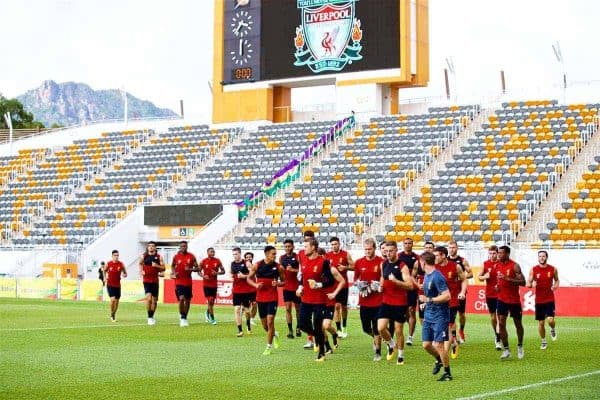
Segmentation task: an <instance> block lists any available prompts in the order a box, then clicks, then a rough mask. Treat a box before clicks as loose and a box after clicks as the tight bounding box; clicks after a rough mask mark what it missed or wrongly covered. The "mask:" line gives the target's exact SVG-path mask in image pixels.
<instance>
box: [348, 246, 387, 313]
mask: <svg viewBox="0 0 600 400" xmlns="http://www.w3.org/2000/svg"><path fill="white" fill-rule="evenodd" d="M382 262H383V258H381V257H379V256H375V257H373V259H371V260H369V259H367V258H366V257H362V258H359V259H358V260H356V261H355V262H354V281H355V282H356V281H366V282H367V283H371V282H372V281H379V280H380V279H381V263H382ZM382 299H383V296H382V294H381V293H378V292H373V293H371V294H370V295H368V296H367V297H362V296H359V297H358V304H360V305H361V306H362V307H379V306H381V301H382Z"/></svg>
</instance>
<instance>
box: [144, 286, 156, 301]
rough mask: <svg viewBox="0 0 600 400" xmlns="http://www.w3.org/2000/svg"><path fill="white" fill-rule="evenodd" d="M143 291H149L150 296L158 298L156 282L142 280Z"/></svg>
mask: <svg viewBox="0 0 600 400" xmlns="http://www.w3.org/2000/svg"><path fill="white" fill-rule="evenodd" d="M144 293H146V294H148V293H150V294H151V295H152V297H156V298H158V283H146V282H144Z"/></svg>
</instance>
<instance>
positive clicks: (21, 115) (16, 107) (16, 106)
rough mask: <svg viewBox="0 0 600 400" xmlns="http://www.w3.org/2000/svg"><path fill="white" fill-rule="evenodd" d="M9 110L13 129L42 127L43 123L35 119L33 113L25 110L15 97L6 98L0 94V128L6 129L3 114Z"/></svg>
mask: <svg viewBox="0 0 600 400" xmlns="http://www.w3.org/2000/svg"><path fill="white" fill-rule="evenodd" d="M7 112H10V117H11V120H12V126H13V128H14V129H36V128H43V127H44V124H42V123H41V122H39V121H35V120H34V119H33V118H34V117H33V114H32V113H30V112H27V111H25V108H24V107H23V104H21V102H20V101H19V100H17V99H7V98H6V97H4V96H2V94H0V129H8V125H7V124H6V121H5V120H4V114H6V113H7Z"/></svg>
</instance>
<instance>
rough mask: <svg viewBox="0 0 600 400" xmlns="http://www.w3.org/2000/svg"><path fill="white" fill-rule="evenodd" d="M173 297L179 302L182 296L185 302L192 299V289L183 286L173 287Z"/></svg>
mask: <svg viewBox="0 0 600 400" xmlns="http://www.w3.org/2000/svg"><path fill="white" fill-rule="evenodd" d="M175 296H177V299H178V300H179V299H180V298H181V296H183V298H184V299H186V300H191V299H192V287H191V286H184V285H175Z"/></svg>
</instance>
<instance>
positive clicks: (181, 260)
mask: <svg viewBox="0 0 600 400" xmlns="http://www.w3.org/2000/svg"><path fill="white" fill-rule="evenodd" d="M195 262H196V256H194V255H193V254H192V253H188V252H186V253H180V252H177V254H175V256H173V265H174V266H175V273H176V274H177V277H176V278H175V285H179V286H192V268H193V267H194V263H195Z"/></svg>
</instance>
